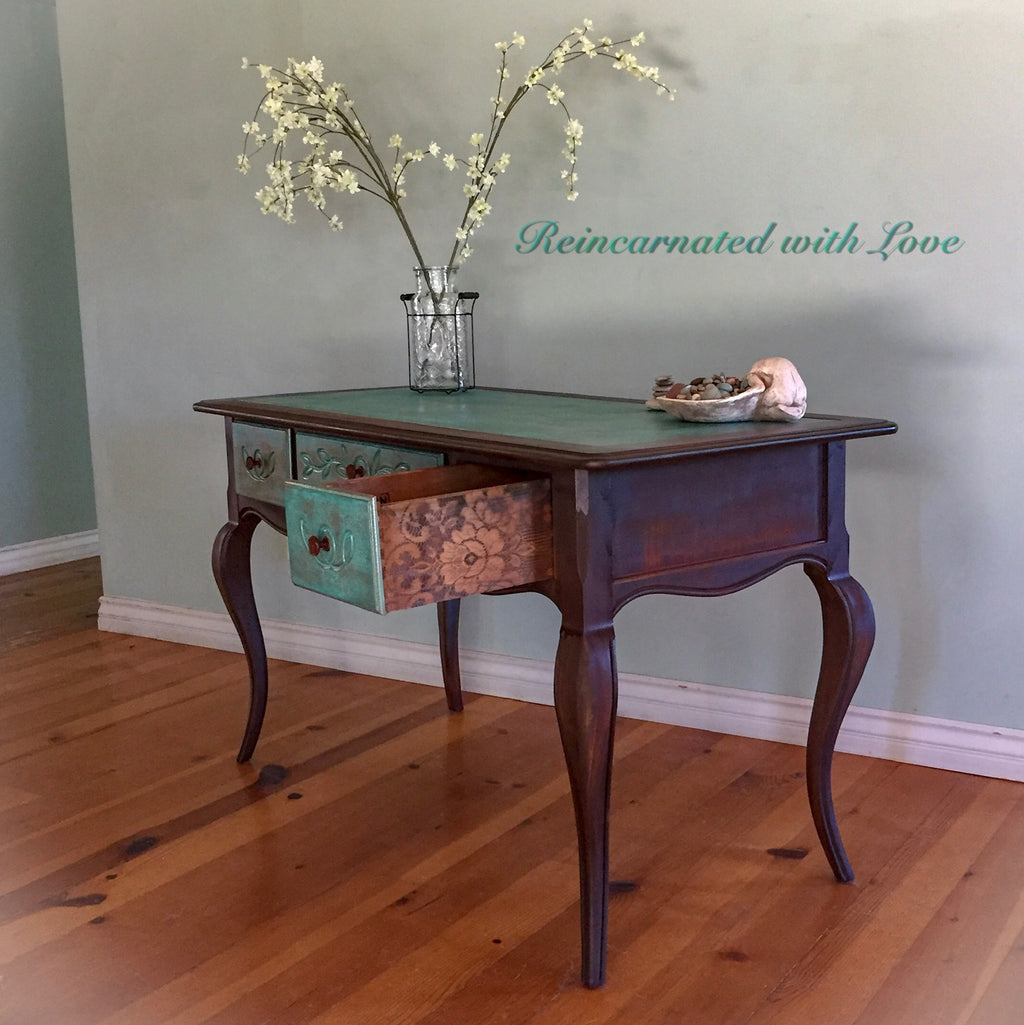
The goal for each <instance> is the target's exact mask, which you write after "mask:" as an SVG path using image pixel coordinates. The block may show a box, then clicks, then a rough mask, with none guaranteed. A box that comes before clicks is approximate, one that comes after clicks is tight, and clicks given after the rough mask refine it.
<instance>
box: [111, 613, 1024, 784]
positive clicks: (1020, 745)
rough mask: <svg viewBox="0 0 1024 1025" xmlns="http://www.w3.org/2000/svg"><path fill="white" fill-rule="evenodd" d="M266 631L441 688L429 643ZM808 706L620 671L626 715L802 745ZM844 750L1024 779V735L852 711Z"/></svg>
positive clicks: (163, 631)
mask: <svg viewBox="0 0 1024 1025" xmlns="http://www.w3.org/2000/svg"><path fill="white" fill-rule="evenodd" d="M99 627H100V629H101V630H107V631H111V632H113V633H124V634H133V635H136V636H141V637H153V638H156V639H158V640H165V641H177V642H179V643H183V644H195V645H199V646H201V647H207V648H218V649H221V650H224V651H241V645H240V643H239V640H238V636H237V634H236V633H235V629H234V627H233V626H232V624H231V620H230V619H229V618H228V616H227V615H226V614H224V613H211V612H197V611H194V610H191V609H183V608H180V607H177V606H169V605H158V604H155V603H152V602H143V601H135V600H131V599H125V598H108V597H104V598H101V599H100V613H99ZM263 633H264V638H265V640H266V644H267V651H268V653H269V655H270V657H271V658H279V659H283V660H285V661H289V662H302V663H304V664H307V665H315V666H324V667H327V668H332V669H346V670H348V671H350V672H356V673H366V674H369V675H374V676H385V677H388V678H390V679H399V680H408V681H410V682H412V683H425V684H430V685H432V686H437V687H439V686H441V670H440V665H439V661H438V654H437V649H436V648H435V647H434V646H433V645H430V644H419V643H415V642H412V641H399V640H393V639H389V638H382V637H375V636H372V635H369V634H359V633H353V632H351V631H347V630H330V629H325V628H322V627H307V626H301V625H297V624H294V623H283V622H276V621H273V620H271V621H264V623H263ZM461 668H462V682H463V687H464V689H465V690H467V691H471V692H473V693H478V694H493V695H496V696H498V697H508V698H517V699H519V700H522V701H531V702H534V703H537V704H548V705H549V704H551V703H552V697H551V673H552V666H551V663H549V662H540V661H534V660H531V659H524V658H516V657H513V656H508V655H493V654H488V653H486V652H479V651H463V652H462V654H461ZM810 709H811V702H810V701H809V700H808V699H806V698H793V697H785V696H782V695H777V694H763V693H760V692H756V691H747V690H741V689H738V688H732V687H717V686H710V685H706V684H691V683H680V682H677V681H674V680H661V679H656V678H653V677H645V676H637V675H634V674H630V673H621V674H620V675H619V714H620V715H623V716H625V717H626V718H631V719H647V720H651V721H653V722H663V723H670V724H672V725H676V726H688V727H691V728H695V729H703V730H710V731H712V732H715V733H731V734H735V735H737V736H742V737H754V738H757V739H759V740H772V741H778V742H781V743H785V744H803V743H804V741H805V739H806V733H807V722H808V719H809V717H810ZM837 750H840V751H847V752H850V753H852V754H862V755H869V756H871V757H874V758H886V759H890V760H893V761H900V762H908V763H911V764H914V765H926V766H930V767H932V768H938V769H948V770H951V771H954V772H966V773H971V774H973V775H977V776H992V777H995V778H998V779H1010V780H1017V781H1024V730H1011V729H1004V728H1001V727H995V726H985V725H981V724H977V723H964V722H955V721H952V720H948V719H934V718H930V717H927V716H919V715H908V714H905V713H902V712H886V711H880V710H876V709H871V708H859V707H857V706H854V707H852V708H851V709H850V711H849V713H848V714H847V716H846V720H845V722H844V724H843V728H842V731H841V732H840V734H839V742H838V744H837Z"/></svg>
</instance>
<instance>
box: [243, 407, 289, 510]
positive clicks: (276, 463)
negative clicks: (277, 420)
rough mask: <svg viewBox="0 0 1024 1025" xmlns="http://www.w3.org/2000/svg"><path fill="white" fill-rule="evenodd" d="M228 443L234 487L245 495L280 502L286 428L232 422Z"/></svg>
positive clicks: (285, 467) (286, 471) (285, 461)
mask: <svg viewBox="0 0 1024 1025" xmlns="http://www.w3.org/2000/svg"><path fill="white" fill-rule="evenodd" d="M231 444H232V451H233V453H234V463H235V467H234V469H235V491H236V492H237V493H238V494H239V495H247V496H248V497H249V498H259V499H261V500H263V501H265V502H274V503H276V504H277V505H280V504H281V503H282V502H283V501H284V482H285V481H286V480H287V479H288V475H289V470H290V467H289V465H288V462H289V453H288V432H287V431H286V430H285V429H284V428H280V427H264V426H263V425H262V424H246V423H234V424H232V426H231Z"/></svg>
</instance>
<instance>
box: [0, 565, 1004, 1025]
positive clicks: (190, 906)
mask: <svg viewBox="0 0 1024 1025" xmlns="http://www.w3.org/2000/svg"><path fill="white" fill-rule="evenodd" d="M99 587H100V585H99V579H98V567H97V566H96V563H95V562H94V561H92V562H85V563H78V564H72V565H69V566H65V567H60V568H58V569H56V570H40V571H37V572H35V573H30V574H21V575H19V576H16V577H7V578H4V579H2V580H0V601H2V606H0V615H2V622H3V633H2V635H0V695H2V702H0V884H2V885H0V893H2V895H0V1022H2V1023H3V1025H87V1023H88V1025H92V1023H104V1025H169V1023H174V1025H196V1023H200V1022H205V1023H216V1025H261V1023H272V1025H312V1023H317V1025H326V1023H338V1025H363V1023H375V1025H398V1023H403V1025H482V1023H499V1022H500V1023H503V1025H506V1023H513V1025H514V1023H527V1022H529V1023H535V1025H542V1023H543V1025H605V1023H616V1025H662V1023H665V1025H668V1023H671V1025H691V1023H692V1025H739V1023H744V1025H783V1023H785V1025H947V1023H948V1025H1011V1023H1013V1025H1017V1023H1019V1022H1021V1021H1022V1020H1024V871H1022V867H1024V786H1022V785H1020V784H1014V783H1009V782H1005V781H994V780H986V779H982V778H977V777H971V776H962V775H957V774H954V773H947V772H940V771H935V770H928V769H922V768H917V767H914V766H907V765H897V764H894V763H891V762H883V761H875V760H872V759H868V758H860V757H853V756H839V757H838V758H837V763H836V771H835V784H836V794H837V805H838V809H839V817H840V823H841V825H842V827H843V830H844V835H845V838H846V843H847V847H848V849H849V852H850V855H851V858H852V860H853V863H854V866H855V868H856V869H857V871H858V882H857V883H855V884H854V885H851V886H841V885H838V884H836V883H835V882H834V881H833V880H832V878H831V875H830V873H829V870H828V868H827V865H826V863H825V859H824V856H823V855H822V854H821V852H820V850H819V849H818V847H817V844H816V842H815V838H814V835H813V831H812V827H811V820H810V814H809V812H808V810H807V805H806V800H805V797H804V792H803V773H802V751H801V750H800V749H798V748H794V747H789V746H784V745H780V744H770V743H764V742H759V741H752V740H742V739H738V738H734V737H725V736H719V735H715V734H710V733H703V732H698V731H694V730H685V729H680V728H676V727H668V726H661V725H657V724H652V723H643V722H636V721H630V720H622V721H621V722H620V724H619V732H618V737H617V750H616V756H617V757H616V766H615V776H616V779H615V790H614V798H613V812H612V815H613V818H612V823H613V834H612V861H613V865H614V875H615V876H616V877H617V878H619V879H624V880H631V881H633V882H634V883H635V884H636V886H635V888H634V889H631V890H629V889H626V890H625V891H624V892H621V893H618V894H617V895H616V896H615V897H614V898H613V901H612V911H611V943H610V955H609V982H608V985H607V986H606V988H605V989H603V990H601V991H588V990H584V989H581V988H580V986H579V984H578V981H577V980H578V971H579V967H578V949H579V948H578V926H577V905H576V899H575V893H576V881H577V876H576V854H575V841H574V830H573V822H572V811H571V806H570V802H569V798H568V794H567V784H566V780H565V777H564V771H563V765H562V758H561V752H560V748H559V742H558V736H557V732H556V728H555V723H554V716H553V713H552V710H551V709H550V708H546V707H539V706H533V705H527V704H522V703H518V702H514V701H508V700H501V699H496V698H485V697H473V696H470V698H469V700H468V702H467V708H466V711H465V713H464V714H463V715H461V716H450V715H448V714H447V712H446V710H445V706H444V701H443V697H442V693H441V691H440V690H437V689H433V688H429V687H422V686H416V685H412V684H407V683H400V682H395V681H390V680H383V679H374V678H370V677H364V676H357V675H354V674H350V673H345V672H336V671H329V670H323V669H315V668H310V667H308V666H301V665H292V664H286V663H274V664H273V666H272V676H271V680H272V700H271V705H270V710H269V713H268V720H267V725H266V728H265V730H264V736H263V740H262V741H261V743H260V746H259V747H258V748H257V752H256V759H255V760H254V762H253V764H252V765H249V766H238V765H237V764H236V763H235V761H234V752H235V747H236V744H237V742H238V740H239V738H240V732H241V728H242V725H243V720H244V717H245V711H246V701H247V695H246V684H245V681H244V668H243V664H242V660H241V656H238V655H232V654H226V653H221V652H215V651H208V650H203V649H200V648H192V647H187V646H184V645H179V644H169V643H164V642H158V641H152V640H146V639H139V638H132V637H125V636H118V635H114V634H101V633H99V632H98V631H97V630H96V629H95V626H94V615H95V608H96V599H97V596H98V593H99Z"/></svg>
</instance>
